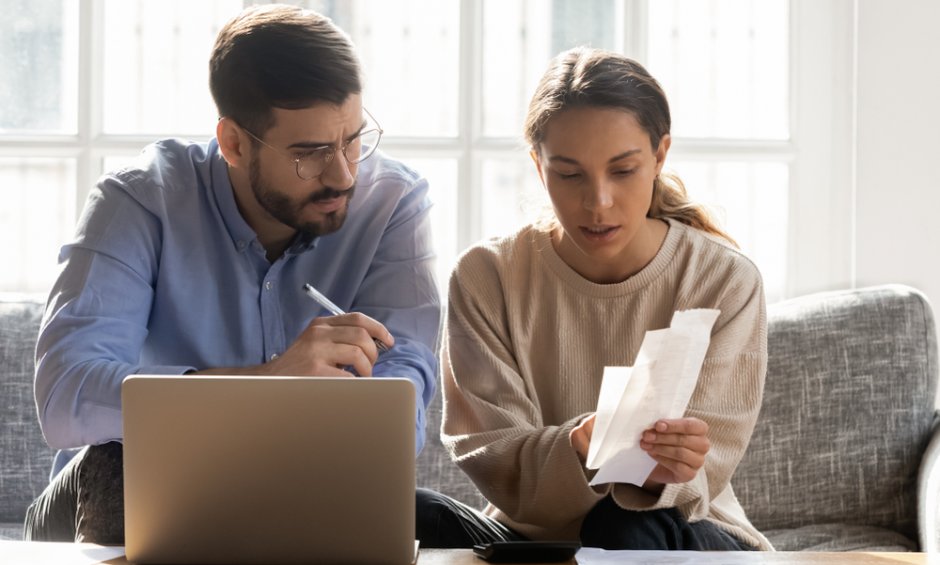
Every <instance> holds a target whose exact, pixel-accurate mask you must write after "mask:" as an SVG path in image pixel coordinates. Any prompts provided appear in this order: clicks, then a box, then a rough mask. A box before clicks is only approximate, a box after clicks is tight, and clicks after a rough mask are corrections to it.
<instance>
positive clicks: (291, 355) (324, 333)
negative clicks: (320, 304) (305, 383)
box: [261, 312, 395, 377]
mask: <svg viewBox="0 0 940 565" xmlns="http://www.w3.org/2000/svg"><path fill="white" fill-rule="evenodd" d="M373 338H376V339H378V340H380V341H382V342H383V343H385V345H386V346H388V347H391V346H392V345H393V344H394V341H395V339H394V338H393V337H392V334H390V333H389V332H388V330H387V329H386V328H385V326H383V325H382V324H381V323H379V322H377V321H376V320H374V319H372V318H370V317H368V316H366V315H365V314H361V313H359V312H351V313H349V314H342V315H339V316H328V317H324V318H316V319H314V320H313V321H312V322H310V325H309V326H307V329H305V330H304V331H303V333H301V334H300V336H299V337H298V338H297V340H296V341H294V343H292V344H291V346H290V347H288V348H287V351H285V352H284V353H283V354H281V355H280V356H279V357H278V358H277V359H274V360H271V361H269V362H267V363H265V364H264V365H262V366H261V371H262V374H267V375H272V376H274V375H293V376H323V377H330V376H336V377H351V376H353V374H352V373H350V372H349V371H346V370H344V369H343V367H352V368H354V369H355V370H356V372H357V373H358V374H359V375H360V376H363V377H369V376H372V366H373V365H374V364H375V361H376V359H377V358H378V356H379V352H378V349H377V347H376V345H375V342H374V341H372V339H373Z"/></svg>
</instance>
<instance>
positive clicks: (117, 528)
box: [23, 442, 520, 548]
mask: <svg viewBox="0 0 940 565" xmlns="http://www.w3.org/2000/svg"><path fill="white" fill-rule="evenodd" d="M123 455H124V449H123V446H122V445H121V444H120V443H115V442H112V443H106V444H104V445H96V446H92V447H87V448H85V449H83V450H82V451H80V452H79V453H78V455H76V456H75V457H74V458H73V459H72V460H71V461H70V462H69V463H68V465H66V466H65V468H64V469H63V470H62V472H60V473H59V474H58V475H56V477H55V478H54V479H53V480H52V482H51V483H50V484H49V486H48V487H46V489H45V490H44V491H43V492H42V494H40V495H39V497H38V498H37V499H36V500H35V501H34V502H33V503H32V504H31V505H30V507H29V509H28V510H27V511H26V523H25V525H24V532H23V537H24V539H27V540H34V541H67V542H71V541H84V542H90V543H98V544H103V545H112V544H113V545H124V475H123V469H124V466H123V465H124V462H123ZM415 504H416V507H415V518H416V520H415V521H416V524H415V537H416V538H417V539H419V540H420V541H421V547H424V548H431V547H470V546H472V545H473V543H472V542H483V541H489V540H508V539H520V538H519V536H518V535H516V534H514V533H513V532H511V531H510V530H509V529H508V528H506V527H505V526H503V525H502V524H500V523H499V522H496V521H495V520H491V519H489V518H487V517H486V516H484V515H483V514H481V513H480V512H478V511H476V510H474V509H472V508H470V507H469V506H466V505H464V504H461V503H459V502H457V501H455V500H453V499H451V498H448V497H446V496H444V495H442V494H439V493H437V492H434V491H432V490H427V489H418V490H417V492H416V496H415ZM466 540H469V542H468V541H466Z"/></svg>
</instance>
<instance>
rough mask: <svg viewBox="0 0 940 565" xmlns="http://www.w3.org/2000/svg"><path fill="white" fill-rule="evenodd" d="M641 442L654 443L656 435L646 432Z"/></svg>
mask: <svg viewBox="0 0 940 565" xmlns="http://www.w3.org/2000/svg"><path fill="white" fill-rule="evenodd" d="M643 441H656V434H655V433H654V432H646V433H645V434H643Z"/></svg>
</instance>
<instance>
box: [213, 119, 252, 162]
mask: <svg viewBox="0 0 940 565" xmlns="http://www.w3.org/2000/svg"><path fill="white" fill-rule="evenodd" d="M215 138H216V139H217V140H218V142H219V151H220V152H221V153H222V157H223V158H224V159H225V161H226V162H227V163H228V164H229V166H230V167H232V168H235V169H239V168H243V167H245V168H247V167H248V163H249V160H250V159H251V154H250V152H249V151H248V147H249V143H248V140H247V139H246V138H245V136H243V135H242V130H241V128H240V127H238V124H236V123H235V121H234V120H232V119H230V118H221V119H219V122H218V123H217V124H216V125H215Z"/></svg>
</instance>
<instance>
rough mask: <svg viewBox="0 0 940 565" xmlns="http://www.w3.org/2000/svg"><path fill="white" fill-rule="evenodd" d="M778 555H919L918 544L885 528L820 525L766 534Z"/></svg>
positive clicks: (767, 532) (769, 531) (770, 531)
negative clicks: (897, 553) (888, 552)
mask: <svg viewBox="0 0 940 565" xmlns="http://www.w3.org/2000/svg"><path fill="white" fill-rule="evenodd" d="M764 535H766V536H767V539H769V540H770V543H772V544H773V546H774V548H775V549H776V550H777V551H893V552H904V551H917V550H918V548H917V543H916V542H914V541H911V540H909V539H907V538H906V537H904V536H902V535H901V534H899V533H897V532H895V531H893V530H886V529H884V528H875V527H872V526H856V525H851V524H818V525H815V526H804V527H802V528H794V529H792V530H767V531H765V532H764Z"/></svg>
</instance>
